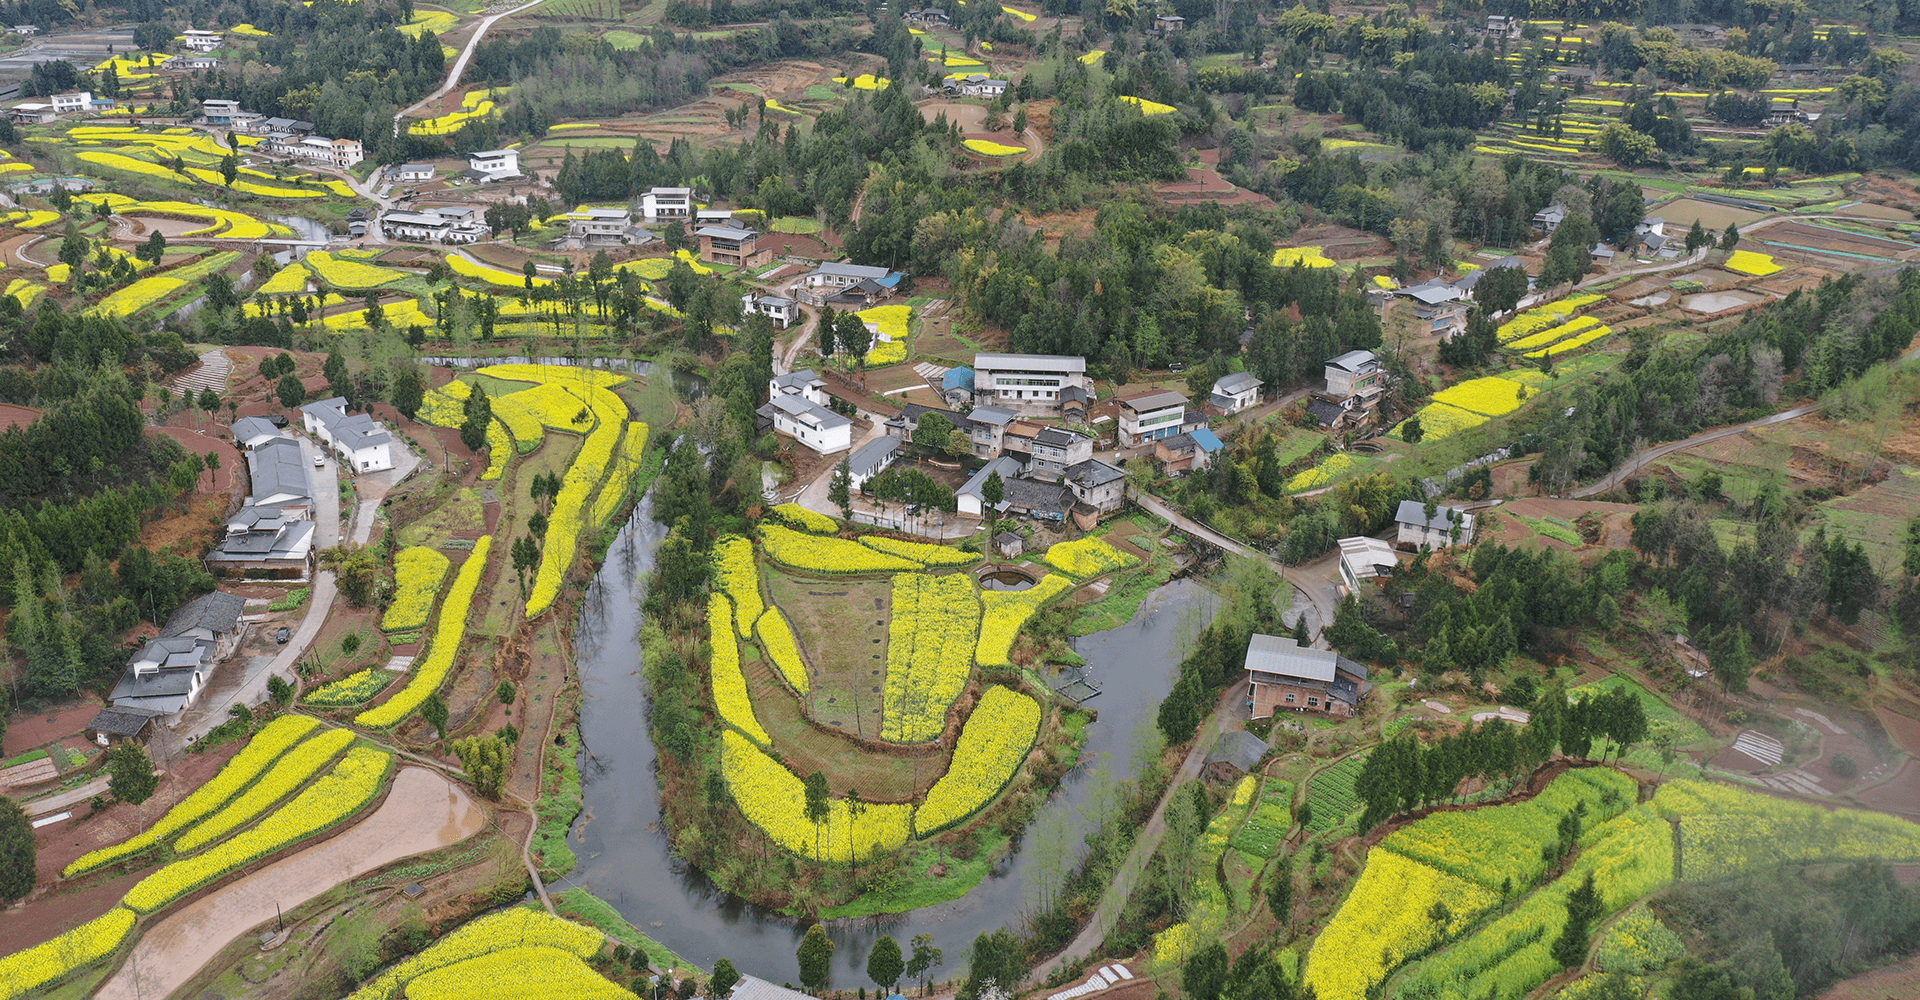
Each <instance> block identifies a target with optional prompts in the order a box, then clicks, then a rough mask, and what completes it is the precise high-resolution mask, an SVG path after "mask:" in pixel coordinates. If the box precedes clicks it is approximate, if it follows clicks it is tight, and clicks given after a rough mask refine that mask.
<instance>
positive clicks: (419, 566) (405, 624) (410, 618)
mask: <svg viewBox="0 0 1920 1000" xmlns="http://www.w3.org/2000/svg"><path fill="white" fill-rule="evenodd" d="M452 565H453V563H452V562H451V561H449V560H448V559H447V557H446V556H443V555H441V554H440V553H439V552H437V551H435V550H434V549H430V548H428V547H426V546H425V545H409V546H407V547H406V548H404V549H401V550H400V552H399V554H398V555H396V556H394V557H393V582H394V586H395V589H396V590H397V591H398V592H397V593H396V594H394V597H393V604H392V605H390V606H389V607H388V608H387V613H386V614H385V615H384V616H382V617H381V619H380V630H381V631H382V632H411V631H413V630H414V629H417V628H422V627H424V626H425V625H426V624H427V618H428V616H430V615H432V614H433V598H434V596H435V595H437V594H439V593H440V583H441V581H443V580H445V579H446V578H447V570H448V569H449V568H451V567H452Z"/></svg>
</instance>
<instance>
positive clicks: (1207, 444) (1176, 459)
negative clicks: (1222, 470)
mask: <svg viewBox="0 0 1920 1000" xmlns="http://www.w3.org/2000/svg"><path fill="white" fill-rule="evenodd" d="M1225 449H1226V445H1225V444H1223V443H1221V441H1220V438H1219V436H1218V435H1216V434H1214V433H1213V432H1212V431H1210V430H1208V429H1206V428H1205V427H1196V428H1194V429H1192V430H1189V431H1183V432H1181V433H1179V434H1175V435H1174V436H1172V437H1165V438H1160V439H1159V440H1157V441H1155V442H1154V443H1153V457H1154V460H1155V461H1157V462H1159V463H1160V465H1161V467H1162V468H1164V469H1165V470H1166V472H1167V475H1169V476H1179V475H1184V474H1186V473H1188V472H1193V471H1196V470H1199V469H1205V468H1209V467H1210V466H1212V465H1213V458H1214V456H1215V455H1218V454H1219V453H1220V452H1221V451H1223V450H1225Z"/></svg>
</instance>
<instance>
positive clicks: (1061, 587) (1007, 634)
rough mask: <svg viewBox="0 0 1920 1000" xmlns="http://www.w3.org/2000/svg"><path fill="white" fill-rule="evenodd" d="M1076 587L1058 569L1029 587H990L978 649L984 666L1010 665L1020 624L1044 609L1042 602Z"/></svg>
mask: <svg viewBox="0 0 1920 1000" xmlns="http://www.w3.org/2000/svg"><path fill="white" fill-rule="evenodd" d="M1072 589H1073V581H1071V580H1069V579H1067V578H1066V577H1064V576H1061V575H1060V574H1058V573H1048V574H1047V575H1046V576H1045V577H1044V578H1042V579H1041V581H1040V582H1039V583H1036V584H1034V585H1033V586H1031V587H1029V588H1027V589H1026V590H988V591H983V592H982V593H981V594H980V601H981V603H982V604H984V605H985V606H986V608H985V613H984V614H983V615H982V616H981V620H980V645H979V648H978V649H977V650H976V652H975V656H976V658H977V659H978V660H979V661H980V665H981V666H983V667H1000V666H1007V665H1009V664H1010V663H1011V662H1012V656H1013V640H1014V637H1015V636H1017V635H1019V634H1020V627H1021V626H1022V625H1025V624H1026V623H1027V619H1028V618H1031V617H1033V613H1034V612H1035V611H1038V610H1040V606H1041V605H1042V604H1045V603H1047V602H1048V601H1051V600H1053V599H1054V598H1056V597H1059V596H1060V595H1061V594H1064V593H1066V592H1067V591H1069V590H1072Z"/></svg>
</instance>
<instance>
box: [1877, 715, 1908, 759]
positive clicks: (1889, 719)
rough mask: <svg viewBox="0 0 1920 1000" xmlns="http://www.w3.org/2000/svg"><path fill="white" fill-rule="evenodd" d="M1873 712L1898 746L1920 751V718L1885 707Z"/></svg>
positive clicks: (1906, 749) (1903, 748)
mask: <svg viewBox="0 0 1920 1000" xmlns="http://www.w3.org/2000/svg"><path fill="white" fill-rule="evenodd" d="M1873 714H1874V715H1876V716H1878V717H1879V719H1880V725H1881V726H1882V727H1884V728H1885V729H1886V731H1887V736H1888V737H1889V738H1891V739H1892V740H1893V742H1894V744H1895V745H1896V746H1898V747H1899V748H1900V749H1902V750H1905V751H1906V752H1908V753H1920V719H1915V718H1912V717H1910V716H1905V715H1901V714H1900V713H1898V712H1893V711H1889V710H1887V709H1885V708H1876V709H1874V710H1873Z"/></svg>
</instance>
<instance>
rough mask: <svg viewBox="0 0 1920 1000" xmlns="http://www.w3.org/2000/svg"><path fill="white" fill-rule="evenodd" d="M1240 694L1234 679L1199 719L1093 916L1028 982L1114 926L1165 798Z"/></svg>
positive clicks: (1192, 773) (1081, 952)
mask: <svg viewBox="0 0 1920 1000" xmlns="http://www.w3.org/2000/svg"><path fill="white" fill-rule="evenodd" d="M1239 699H1240V693H1239V690H1238V689H1237V688H1236V687H1234V686H1233V685H1229V686H1228V689H1227V690H1225V691H1223V692H1221V693H1220V700H1219V702H1218V703H1217V704H1215V705H1214V707H1213V714H1212V715H1210V716H1208V717H1207V720H1206V721H1205V722H1203V723H1201V725H1200V730H1199V732H1198V733H1197V734H1196V735H1195V736H1194V739H1193V748H1192V749H1191V750H1188V751H1187V756H1186V758H1185V759H1184V760H1182V761H1181V762H1180V769H1179V770H1178V771H1175V772H1174V775H1173V780H1172V781H1171V782H1169V783H1168V785H1167V791H1166V792H1165V793H1163V794H1162V795H1161V796H1160V804H1159V805H1157V806H1155V807H1154V809H1153V815H1152V816H1149V817H1148V818H1147V822H1146V825H1145V826H1142V827H1141V828H1140V833H1139V834H1138V835H1137V836H1135V837H1134V838H1133V847H1132V849H1131V850H1129V851H1128V852H1127V859H1126V860H1125V861H1123V862H1121V864H1120V870H1119V871H1117V872H1115V873H1114V876H1113V881H1112V882H1111V883H1109V884H1108V885H1107V888H1106V891H1105V892H1102V893H1101V894H1100V902H1099V904H1098V905H1096V906H1095V907H1094V908H1093V914H1092V916H1089V917H1088V918H1087V923H1086V926H1084V927H1082V928H1080V933H1078V934H1076V935H1074V936H1073V940H1072V941H1069V942H1067V946H1066V947H1065V948H1064V949H1062V950H1061V951H1060V954H1058V955H1055V956H1053V957H1052V958H1049V959H1047V960H1046V961H1044V962H1042V963H1040V964H1039V966H1037V967H1036V968H1035V969H1034V970H1033V972H1032V973H1030V974H1029V975H1028V976H1027V981H1028V982H1041V983H1044V982H1046V981H1047V977H1048V976H1050V975H1052V974H1053V971H1054V970H1055V969H1058V968H1060V967H1061V966H1063V965H1071V964H1072V963H1074V962H1077V961H1079V960H1081V959H1083V958H1086V957H1088V956H1090V955H1092V954H1093V951H1094V949H1096V948H1098V947H1100V943H1101V942H1102V941H1105V940H1106V939H1107V935H1108V934H1110V933H1112V932H1113V928H1114V925H1115V924H1117V923H1119V922H1120V913H1121V911H1122V910H1124V909H1125V908H1126V905H1127V900H1128V899H1130V898H1132V896H1133V891H1134V889H1135V887H1137V886H1138V885H1139V884H1140V877H1141V876H1142V875H1144V874H1146V870H1147V862H1149V861H1152V860H1153V855H1154V853H1155V852H1156V851H1158V850H1160V841H1162V840H1164V839H1166V835H1167V815H1166V814H1167V803H1168V802H1169V801H1172V798H1173V793H1174V791H1176V790H1177V789H1179V787H1180V786H1181V785H1184V784H1186V783H1187V782H1189V781H1192V780H1193V779H1195V778H1197V777H1199V776H1200V765H1201V764H1203V763H1205V761H1206V759H1207V758H1206V755H1207V751H1208V750H1210V749H1211V748H1212V747H1213V742H1214V738H1215V737H1216V736H1218V735H1219V734H1220V731H1221V730H1222V729H1223V728H1225V726H1226V724H1227V722H1228V720H1229V718H1230V717H1231V715H1232V713H1233V710H1234V707H1235V705H1236V704H1237V703H1238V702H1239Z"/></svg>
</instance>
